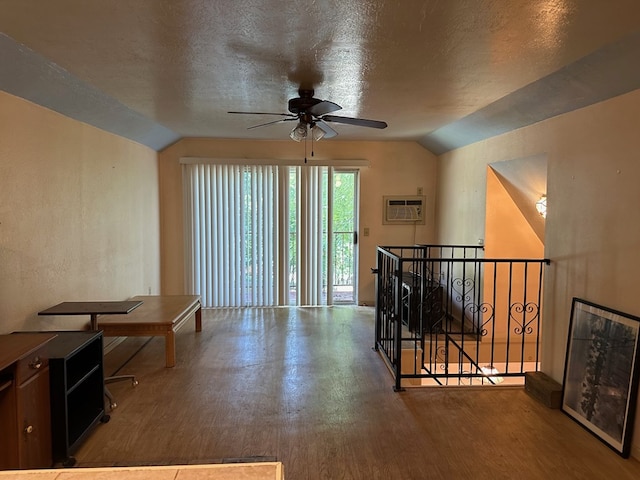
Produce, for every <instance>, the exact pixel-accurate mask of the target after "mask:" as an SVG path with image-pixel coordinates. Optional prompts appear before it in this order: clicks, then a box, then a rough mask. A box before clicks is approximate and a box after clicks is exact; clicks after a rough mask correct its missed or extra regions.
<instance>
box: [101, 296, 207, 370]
mask: <svg viewBox="0 0 640 480" xmlns="http://www.w3.org/2000/svg"><path fill="white" fill-rule="evenodd" d="M131 300H132V301H134V302H141V303H142V306H141V307H140V308H138V309H136V310H135V311H134V312H131V314H129V315H125V316H121V315H101V316H100V317H99V318H98V327H99V328H100V330H102V332H103V333H104V335H105V336H107V337H136V336H137V337H153V336H162V337H164V338H165V358H166V366H167V367H173V366H175V364H176V339H175V334H176V332H177V331H178V329H179V328H180V327H182V325H184V324H185V323H186V322H187V320H189V319H190V318H191V316H192V315H194V316H195V329H196V332H200V331H202V306H201V305H200V296H199V295H140V296H137V297H133V298H131Z"/></svg>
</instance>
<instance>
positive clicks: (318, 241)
mask: <svg viewBox="0 0 640 480" xmlns="http://www.w3.org/2000/svg"><path fill="white" fill-rule="evenodd" d="M326 171H327V169H326V167H316V166H305V167H299V170H298V195H299V197H300V200H299V202H298V205H299V206H300V208H299V210H298V215H297V223H298V238H297V241H298V262H297V263H298V272H297V278H298V301H297V303H298V305H321V304H322V303H323V295H322V293H323V288H326V284H327V282H326V279H327V275H326V255H324V253H325V252H326V251H327V228H326V223H327V215H326V208H327V205H326V192H327V182H326V175H325V174H326ZM324 301H326V300H324Z"/></svg>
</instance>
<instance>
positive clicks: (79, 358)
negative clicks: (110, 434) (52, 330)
mask: <svg viewBox="0 0 640 480" xmlns="http://www.w3.org/2000/svg"><path fill="white" fill-rule="evenodd" d="M56 334H57V337H56V338H55V339H53V340H52V341H51V342H49V344H48V345H47V351H48V356H49V372H50V390H51V443H52V453H53V460H54V462H62V463H64V464H65V465H67V466H70V465H73V464H74V463H75V459H74V458H73V457H72V455H73V454H74V453H75V451H76V450H77V449H78V447H79V446H80V445H81V443H82V441H83V440H84V439H85V438H86V437H87V435H89V433H90V432H91V430H92V429H93V427H95V426H96V424H98V423H99V422H106V421H107V420H108V419H109V416H108V415H105V410H104V372H103V354H102V332H100V331H98V332H94V331H79V332H56Z"/></svg>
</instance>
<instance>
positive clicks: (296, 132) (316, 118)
mask: <svg viewBox="0 0 640 480" xmlns="http://www.w3.org/2000/svg"><path fill="white" fill-rule="evenodd" d="M313 93H314V92H313V90H306V89H302V88H301V89H300V90H298V95H300V96H299V97H298V98H292V99H290V100H289V112H290V113H269V112H228V113H235V114H242V115H278V116H280V117H286V118H282V119H280V120H274V121H272V122H267V123H261V124H259V125H253V126H251V127H249V130H251V129H253V128H258V127H264V126H266V125H273V124H275V123H282V122H292V121H297V122H298V123H297V125H296V126H295V127H294V128H293V130H291V133H290V134H289V136H290V137H291V139H292V140H295V141H296V142H301V141H302V140H304V139H306V138H307V136H308V134H309V132H311V138H312V139H313V140H314V141H318V140H320V139H321V138H333V137H335V136H336V135H338V132H336V131H335V130H334V129H333V128H331V127H330V126H329V125H328V124H327V122H333V123H345V124H348V125H356V126H358V127H370V128H386V127H387V124H386V122H381V121H379V120H367V119H365V118H353V117H340V116H336V115H329V114H330V113H332V112H335V111H337V110H341V109H342V107H341V106H340V105H338V104H337V103H333V102H330V101H328V100H319V99H317V98H314V97H313Z"/></svg>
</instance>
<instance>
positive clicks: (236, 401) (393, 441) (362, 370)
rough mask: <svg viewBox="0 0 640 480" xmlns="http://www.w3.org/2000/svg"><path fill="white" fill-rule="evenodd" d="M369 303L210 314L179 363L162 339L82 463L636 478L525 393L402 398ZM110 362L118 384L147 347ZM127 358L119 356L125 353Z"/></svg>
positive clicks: (383, 475)
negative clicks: (272, 464) (377, 340)
mask: <svg viewBox="0 0 640 480" xmlns="http://www.w3.org/2000/svg"><path fill="white" fill-rule="evenodd" d="M373 315H374V314H373V310H372V309H371V308H366V307H332V308H291V309H290V308H273V309H271V308H266V309H225V310H204V311H203V315H202V321H203V324H204V325H203V329H202V332H201V333H198V334H196V333H195V332H193V330H191V329H182V330H180V331H179V332H178V334H177V335H176V342H177V348H178V350H179V351H180V352H181V361H180V362H179V363H178V364H177V365H176V367H175V368H172V369H167V368H164V365H162V364H159V362H158V361H157V358H158V355H161V354H162V351H163V348H164V345H163V342H162V340H161V339H159V338H153V339H152V340H151V341H149V342H148V343H147V344H146V346H144V348H142V349H141V350H140V351H139V352H138V353H137V354H136V355H135V356H134V357H133V359H131V360H130V361H129V362H128V363H127V364H126V365H125V366H124V367H123V368H121V369H120V372H119V373H135V374H136V375H137V377H138V380H139V382H140V384H139V385H138V386H137V387H135V388H133V387H131V385H130V384H128V383H126V382H125V383H120V384H113V386H112V388H113V393H114V394H115V395H116V396H117V398H118V404H119V406H118V408H117V409H116V410H115V411H114V412H112V416H111V421H110V422H109V423H106V424H103V425H100V426H99V427H98V428H97V429H96V430H95V432H94V433H93V434H92V435H91V436H90V437H89V439H88V440H87V442H86V443H85V444H84V445H83V446H82V447H81V448H80V450H79V451H78V452H77V454H76V457H77V460H78V466H114V465H121V466H127V465H129V466H130V465H167V464H198V463H211V462H222V461H224V460H225V459H230V458H232V459H253V460H256V459H258V460H259V459H261V458H264V459H268V460H270V461H273V460H277V461H280V462H283V464H284V470H285V475H286V478H287V479H296V480H300V479H312V480H317V479H331V480H335V479H467V478H469V479H471V478H472V479H492V480H493V479H512V478H517V479H519V480H524V479H549V478H554V479H555V478H558V479H559V478H562V479H571V478H575V479H592V478H593V479H602V478H615V479H616V480H623V479H638V478H640V462H638V461H637V460H635V459H628V460H625V459H623V458H621V457H620V456H618V455H617V454H616V453H615V452H613V451H612V450H611V449H609V448H608V447H607V446H606V445H604V444H603V443H602V442H600V441H599V440H598V439H597V438H595V437H594V436H592V435H591V434H590V433H589V432H587V431H586V430H584V429H583V428H581V427H580V426H579V425H577V424H576V423H575V422H573V421H572V420H571V419H570V418H569V417H567V416H566V415H565V414H563V413H562V412H561V411H558V410H552V409H549V408H547V407H545V406H544V405H542V404H540V403H538V402H537V401H536V400H534V399H533V398H531V397H530V396H529V395H527V394H526V392H525V391H524V389H523V388H522V387H505V388H503V387H485V388H471V389H467V388H455V387H454V388H438V387H435V388H434V387H431V388H419V389H415V388H414V389H408V390H406V391H404V392H400V393H395V392H394V391H393V389H392V386H393V380H392V377H391V375H390V373H389V371H388V370H387V368H386V367H385V365H384V363H383V361H382V360H381V359H380V357H379V356H378V353H377V352H375V351H374V350H372V348H371V347H372V345H373V339H374V332H373V326H374V325H373V318H374V316H373ZM131 341H132V343H131V344H129V340H128V341H127V342H124V343H123V344H122V345H120V346H118V347H117V348H116V349H115V350H114V352H113V353H110V354H109V355H107V359H106V362H107V370H106V373H107V374H110V373H111V372H112V371H114V370H117V369H118V368H119V362H122V360H123V359H125V358H128V357H129V354H128V352H126V351H125V350H126V349H127V348H130V349H131V351H133V352H135V350H136V349H137V348H139V346H140V345H141V344H144V343H136V342H145V341H146V339H143V338H137V339H131ZM118 350H122V351H120V352H118Z"/></svg>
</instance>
